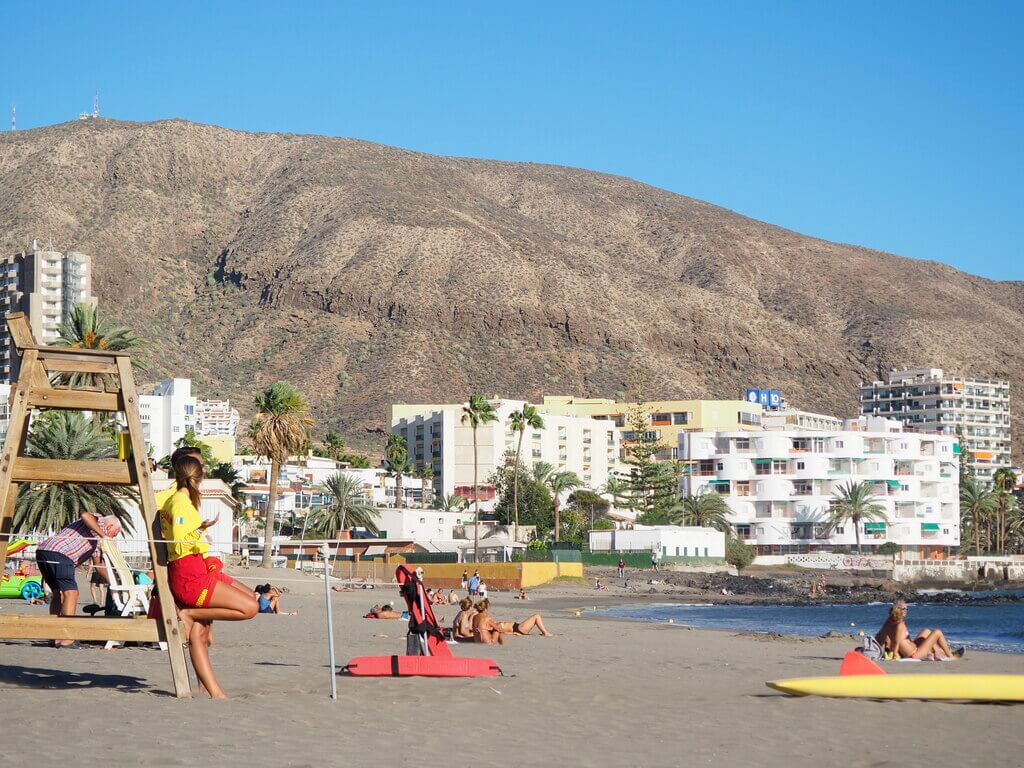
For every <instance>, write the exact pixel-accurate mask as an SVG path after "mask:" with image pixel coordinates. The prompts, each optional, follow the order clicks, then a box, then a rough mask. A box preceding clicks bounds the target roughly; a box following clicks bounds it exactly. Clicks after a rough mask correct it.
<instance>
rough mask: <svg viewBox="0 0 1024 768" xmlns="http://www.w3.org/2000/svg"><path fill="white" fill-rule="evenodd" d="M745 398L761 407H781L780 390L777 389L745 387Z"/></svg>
mask: <svg viewBox="0 0 1024 768" xmlns="http://www.w3.org/2000/svg"><path fill="white" fill-rule="evenodd" d="M746 400H747V402H748V403H757V404H759V405H760V406H761V407H763V408H781V407H782V392H781V391H780V390H778V389H757V388H755V387H747V395H746Z"/></svg>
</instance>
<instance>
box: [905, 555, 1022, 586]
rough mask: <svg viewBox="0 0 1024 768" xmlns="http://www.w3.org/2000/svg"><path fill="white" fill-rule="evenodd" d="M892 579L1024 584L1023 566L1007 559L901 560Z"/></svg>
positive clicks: (910, 581) (908, 581)
mask: <svg viewBox="0 0 1024 768" xmlns="http://www.w3.org/2000/svg"><path fill="white" fill-rule="evenodd" d="M892 577H893V579H895V580H896V581H902V582H906V583H914V582H934V581H938V582H943V581H948V582H957V583H963V582H969V581H977V580H979V579H988V580H990V581H1005V580H1009V581H1024V563H1022V562H1015V561H1013V560H1010V559H1009V558H1002V559H997V558H993V559H992V560H984V559H979V560H973V559H972V560H903V561H897V562H896V565H895V567H894V568H893V573H892Z"/></svg>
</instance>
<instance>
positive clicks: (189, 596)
mask: <svg viewBox="0 0 1024 768" xmlns="http://www.w3.org/2000/svg"><path fill="white" fill-rule="evenodd" d="M174 475H175V478H174V481H175V488H176V491H175V492H174V493H173V494H172V495H171V496H169V497H168V498H167V499H166V501H165V503H164V505H163V507H162V508H161V509H160V529H161V531H162V535H163V537H164V538H165V539H167V540H168V542H169V543H168V545H167V560H168V563H167V578H168V581H169V582H170V588H171V594H172V595H173V596H174V599H175V601H176V602H177V604H178V606H179V611H178V616H179V618H180V619H181V623H182V630H183V631H184V633H185V637H186V639H187V641H188V647H189V655H190V656H191V657H192V666H193V667H195V670H196V676H197V677H198V678H199V682H200V683H201V684H202V686H203V687H204V688H205V689H206V692H207V693H209V695H210V696H211V697H212V698H215V699H226V698H227V694H225V693H224V690H223V689H222V688H221V687H220V685H219V684H218V683H217V678H216V677H215V676H214V674H213V667H212V665H211V664H210V656H209V651H208V648H207V646H208V642H209V639H210V637H209V633H210V628H211V627H212V625H213V622H214V621H217V620H222V621H245V620H246V619H251V618H252V617H253V616H255V615H256V613H257V612H258V611H259V603H258V602H257V600H256V595H255V593H253V591H252V590H251V589H249V588H248V587H244V586H242V585H241V584H239V583H238V582H236V581H235V580H234V579H232V578H231V577H230V576H228V575H227V574H226V573H224V570H223V564H222V563H221V562H220V560H218V559H217V558H214V557H210V558H209V559H207V557H206V555H207V552H208V551H209V549H210V545H209V543H207V541H206V539H205V537H204V536H203V531H205V530H206V529H207V528H209V527H210V526H212V525H213V524H214V523H215V522H216V518H215V519H214V520H206V521H204V520H203V519H202V518H201V517H200V515H199V505H200V503H201V501H202V497H201V496H200V492H199V487H200V484H201V483H202V480H203V464H202V462H201V461H199V460H198V459H196V458H195V457H194V456H191V455H185V456H181V457H180V458H179V459H178V461H177V462H176V463H175V464H174Z"/></svg>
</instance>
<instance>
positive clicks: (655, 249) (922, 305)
mask: <svg viewBox="0 0 1024 768" xmlns="http://www.w3.org/2000/svg"><path fill="white" fill-rule="evenodd" d="M33 238H37V239H39V240H40V241H41V242H44V243H45V242H52V243H53V245H54V246H55V247H57V248H59V249H67V248H72V247H73V248H76V249H78V250H81V251H84V252H87V253H90V254H92V255H93V257H94V261H95V272H96V279H95V290H96V293H97V294H98V296H99V298H100V301H101V304H102V307H103V309H105V310H106V311H108V312H110V313H112V314H113V315H114V316H116V317H117V319H119V320H120V321H123V322H124V323H126V324H129V325H130V326H131V327H133V328H134V329H136V330H137V332H138V333H139V334H140V335H142V336H144V337H146V338H148V339H149V340H151V347H150V350H149V353H148V354H149V358H150V360H151V369H150V371H149V373H148V374H147V375H148V376H149V377H150V378H151V379H154V380H155V379H157V378H159V377H161V376H162V375H165V374H168V373H171V372H174V373H176V374H178V375H185V376H190V377H192V378H193V379H194V381H195V382H196V387H197V388H198V391H200V392H202V393H204V394H206V395H208V396H230V397H231V398H232V399H233V400H234V401H235V402H236V403H237V404H238V405H239V406H241V407H242V409H243V410H244V409H246V408H248V407H249V405H250V403H251V400H252V394H253V393H254V392H255V391H256V390H258V389H259V388H261V387H265V386H267V385H268V384H270V383H271V382H272V381H274V380H276V379H279V378H283V379H287V380H289V381H292V382H294V383H295V384H297V385H298V386H299V387H301V388H302V389H303V390H304V391H305V392H306V393H307V395H308V396H309V398H310V400H311V402H312V404H313V406H314V409H315V414H316V416H317V419H318V422H319V424H320V425H321V429H327V428H336V429H338V428H340V429H341V430H342V432H343V433H344V434H345V435H346V436H347V437H348V439H349V440H350V441H351V442H353V443H355V444H361V445H370V444H376V443H378V442H379V437H378V436H377V435H375V434H374V430H378V429H383V428H384V427H385V426H386V424H385V421H386V407H387V404H388V403H389V402H392V401H404V402H417V401H421V402H437V401H452V400H458V399H461V398H463V397H465V395H466V394H467V393H468V392H470V391H483V392H486V393H497V394H501V395H503V396H507V397H513V396H515V397H526V398H539V397H540V396H541V395H542V394H543V393H550V394H554V393H578V394H584V395H591V396H615V395H616V394H617V393H621V392H622V391H623V390H624V388H625V386H626V383H627V381H628V380H629V377H630V373H631V371H632V370H633V369H635V368H636V367H638V366H642V367H645V368H646V369H648V371H649V377H648V385H647V388H648V394H649V396H650V397H655V396H657V397H666V398H667V397H676V396H678V397H697V396H703V397H736V396H738V395H739V394H740V392H741V388H743V387H744V386H746V385H763V386H773V387H777V388H779V389H782V390H783V391H784V393H785V394H786V396H787V398H788V399H789V400H790V401H791V402H792V403H794V404H796V405H798V406H800V407H803V408H807V409H813V410H819V411H825V412H834V413H839V414H851V413H853V412H854V410H855V407H856V394H857V393H856V387H857V384H858V382H859V380H860V379H861V378H863V377H874V376H877V375H879V374H882V373H884V372H885V371H886V370H888V369H889V368H890V367H893V366H925V365H931V366H941V367H944V368H947V369H950V370H953V371H956V372H964V373H971V374H975V375H980V376H993V377H1005V378H1009V379H1010V380H1011V385H1012V386H1013V387H1014V388H1015V390H1014V392H1015V393H1016V392H1021V390H1020V384H1021V382H1022V374H1024V347H1022V346H1021V344H1020V343H1019V339H1020V329H1021V326H1022V320H1024V285H1022V284H1020V283H999V282H993V281H990V280H985V279H982V278H980V277H974V276H972V275H969V274H965V273H963V272H959V271H957V270H955V269H953V268H951V267H948V266H945V265H942V264H938V263H934V262H929V261H918V260H911V259H905V258H899V257H896V256H892V255H890V254H886V253H881V252H878V251H872V250H868V249H865V248H859V247H856V246H850V245H841V244H837V243H830V242H826V241H823V240H818V239H815V238H811V237H805V236H803V235H800V234H797V233H795V232H790V231H787V230H784V229H780V228H778V227H774V226H771V225H769V224H764V223H761V222H758V221H754V220H751V219H749V218H746V217H743V216H740V215H737V214H735V213H733V212H731V211H728V210H725V209H722V208H718V207H716V206H713V205H709V204H707V203H704V202H701V201H699V200H694V199H691V198H687V197H682V196H680V195H676V194H672V193H669V192H666V191H663V190H660V189H656V188H654V187H650V186H647V185H644V184H641V183H638V182H635V181H631V180H629V179H624V178H618V177H613V176H607V175H603V174H599V173H593V172H589V171H583V170H578V169H574V168H563V167H556V166H548V165H534V164H523V163H502V162H492V161H484V160H470V159H462V158H451V157H437V156H432V155H426V154H422V153H417V152H410V151H406V150H401V149H396V148H392V147H386V146H380V145H376V144H371V143H367V142H363V141H354V140H350V139H338V138H326V137H322V136H298V135H289V134H256V133H242V132H238V131H231V130H226V129H222V128H217V127H212V126H206V125H197V124H193V123H188V122H182V121H178V120H170V121H161V122H156V123H124V122H116V121H111V120H102V119H101V120H95V119H92V120H83V121H78V122H72V123H66V124H63V125H56V126H52V127H48V128H42V129H37V130H30V131H20V132H16V133H4V134H0V252H2V253H5V254H6V253H13V252H16V251H19V250H22V249H24V248H26V247H27V246H28V245H29V244H30V243H31V241H32V239H33ZM1014 426H1015V428H1016V429H1017V435H1018V439H1017V441H1015V442H1016V443H1017V446H1016V447H1017V448H1018V449H1019V447H1020V445H1021V443H1020V439H1019V437H1020V436H1021V429H1020V428H1019V425H1014ZM1017 455H1018V456H1019V453H1018V454H1017Z"/></svg>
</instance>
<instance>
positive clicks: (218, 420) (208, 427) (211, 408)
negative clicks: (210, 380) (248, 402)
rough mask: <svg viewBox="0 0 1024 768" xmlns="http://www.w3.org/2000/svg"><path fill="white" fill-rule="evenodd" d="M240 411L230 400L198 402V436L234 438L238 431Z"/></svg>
mask: <svg viewBox="0 0 1024 768" xmlns="http://www.w3.org/2000/svg"><path fill="white" fill-rule="evenodd" d="M238 420H239V417H238V410H237V409H235V408H232V407H231V401H230V400H197V401H196V429H195V431H196V434H197V435H206V436H220V437H234V436H235V432H237V431H238Z"/></svg>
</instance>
